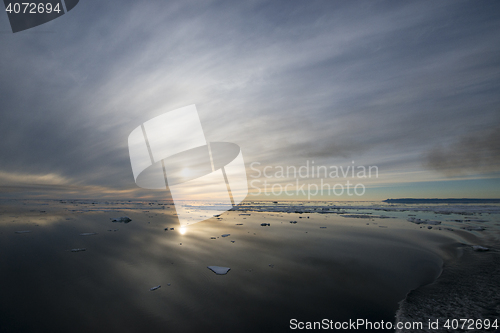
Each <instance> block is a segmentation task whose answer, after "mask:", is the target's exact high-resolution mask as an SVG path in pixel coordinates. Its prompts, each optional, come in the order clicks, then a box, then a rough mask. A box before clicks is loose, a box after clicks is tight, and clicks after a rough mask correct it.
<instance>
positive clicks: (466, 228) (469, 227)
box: [462, 225, 484, 231]
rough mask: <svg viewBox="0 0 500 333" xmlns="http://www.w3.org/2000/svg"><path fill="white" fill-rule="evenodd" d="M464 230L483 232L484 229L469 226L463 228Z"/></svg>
mask: <svg viewBox="0 0 500 333" xmlns="http://www.w3.org/2000/svg"><path fill="white" fill-rule="evenodd" d="M462 229H465V230H468V231H483V230H484V228H483V227H476V226H471V225H469V226H467V227H462Z"/></svg>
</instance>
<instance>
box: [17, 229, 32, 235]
mask: <svg viewBox="0 0 500 333" xmlns="http://www.w3.org/2000/svg"><path fill="white" fill-rule="evenodd" d="M29 232H31V230H20V231H15V233H16V234H27V233H29Z"/></svg>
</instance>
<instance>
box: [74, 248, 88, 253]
mask: <svg viewBox="0 0 500 333" xmlns="http://www.w3.org/2000/svg"><path fill="white" fill-rule="evenodd" d="M82 251H87V249H86V248H81V249H71V252H82Z"/></svg>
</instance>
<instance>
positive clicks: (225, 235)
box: [221, 234, 231, 237]
mask: <svg viewBox="0 0 500 333" xmlns="http://www.w3.org/2000/svg"><path fill="white" fill-rule="evenodd" d="M221 236H222V237H227V236H231V234H224V235H221Z"/></svg>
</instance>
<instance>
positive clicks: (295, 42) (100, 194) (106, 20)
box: [0, 0, 500, 200]
mask: <svg viewBox="0 0 500 333" xmlns="http://www.w3.org/2000/svg"><path fill="white" fill-rule="evenodd" d="M499 36H500V3H499V2H498V1H481V2H475V1H440V2H422V1H404V2H398V1H348V2H347V1H159V0H158V1H154V0H153V1H147V2H139V1H124V0H120V1H97V0H81V1H80V3H79V4H78V5H77V6H76V7H75V8H74V9H73V10H72V11H70V12H68V13H67V14H65V15H63V16H61V17H59V18H57V19H55V20H53V21H51V22H48V23H46V24H43V25H40V26H38V27H34V28H32V29H29V30H25V31H22V32H18V33H15V34H14V33H12V31H11V29H10V26H9V21H8V18H7V15H6V13H3V14H0V116H1V118H0V197H2V198H14V197H15V198H42V197H47V198H96V199H98V198H109V199H135V198H148V199H158V200H162V199H163V198H164V197H165V191H161V190H146V189H141V188H139V187H138V186H137V185H136V184H135V182H134V178H133V174H132V169H131V163H130V158H129V151H128V146H127V145H128V144H127V138H128V136H129V134H130V133H131V132H132V131H133V130H134V129H135V128H136V127H137V126H139V125H140V124H142V123H144V122H146V121H148V120H149V119H151V118H153V117H155V116H158V115H161V114H163V113H165V112H167V111H171V110H175V109H177V108H180V107H183V106H186V105H191V104H196V107H197V110H198V113H199V117H200V120H201V123H202V126H203V130H204V132H205V136H206V138H207V140H208V141H211V142H218V141H223V142H232V143H236V144H238V145H239V146H240V148H241V152H242V154H243V158H244V161H245V165H246V167H247V177H248V182H249V187H250V194H249V196H248V197H247V199H248V200H253V199H254V198H255V199H269V200H271V199H275V198H279V199H290V200H299V199H305V198H307V199H312V200H383V199H386V198H398V197H419V198H427V197H432V198H468V197H473V198H500V43H498V37H499ZM313 162H314V165H316V166H325V167H326V168H327V169H328V170H333V169H335V168H337V169H338V168H340V167H342V168H344V170H345V168H347V167H355V166H356V167H360V166H366V167H368V166H376V167H377V170H378V174H377V177H371V178H359V177H357V176H356V177H338V178H332V177H326V178H325V177H323V178H325V179H323V180H324V182H327V183H329V184H330V185H332V186H333V185H335V184H340V185H342V186H345V184H346V182H347V181H350V182H351V183H352V184H362V185H363V186H364V188H365V191H364V194H363V195H360V196H357V195H353V196H349V195H347V194H346V193H344V194H342V195H330V194H327V195H325V194H324V193H323V195H321V194H318V195H314V196H312V197H311V195H310V193H309V194H308V193H307V192H306V193H305V194H302V193H299V194H295V195H292V196H288V195H285V194H283V193H282V194H279V195H274V194H272V193H270V194H271V195H269V196H266V195H265V192H264V188H263V186H264V183H263V182H264V181H266V180H267V181H268V182H269V184H270V186H272V185H275V190H276V193H278V190H279V188H280V186H281V187H284V186H286V185H287V184H293V183H295V182H296V181H297V180H298V181H299V182H300V184H305V186H306V188H307V186H308V185H310V184H316V185H318V184H320V181H321V179H320V178H321V177H320V178H318V177H316V178H314V177H307V178H306V177H297V176H295V177H293V176H292V177H277V176H276V175H275V173H274V174H273V175H272V177H271V178H266V177H264V176H263V175H262V171H263V169H264V168H265V167H268V169H267V170H275V171H276V170H279V168H280V167H282V168H285V169H286V168H287V167H295V168H300V167H301V166H305V165H307V164H308V163H309V165H312V164H313ZM252 163H254V164H253V167H252V166H251V165H252ZM356 170H359V169H356ZM259 171H260V172H259ZM299 178H300V179H299ZM252 181H254V183H251V182H252ZM252 184H253V185H252ZM300 184H299V185H300ZM289 188H290V189H291V188H292V187H289ZM258 190H260V191H261V194H260V195H258V196H257V195H256V193H257V192H258ZM311 190H314V187H313V188H312V189H311ZM268 194H269V192H268Z"/></svg>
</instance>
